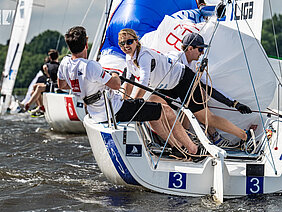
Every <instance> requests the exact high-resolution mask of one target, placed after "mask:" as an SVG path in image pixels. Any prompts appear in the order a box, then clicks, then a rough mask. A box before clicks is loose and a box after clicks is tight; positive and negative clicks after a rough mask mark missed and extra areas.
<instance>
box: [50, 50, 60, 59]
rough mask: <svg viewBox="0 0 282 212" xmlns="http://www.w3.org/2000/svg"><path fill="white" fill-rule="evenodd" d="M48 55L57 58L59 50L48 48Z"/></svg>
mask: <svg viewBox="0 0 282 212" xmlns="http://www.w3.org/2000/svg"><path fill="white" fill-rule="evenodd" d="M48 56H49V57H50V58H51V60H57V59H58V57H59V52H58V51H57V50H55V49H50V50H49V52H48Z"/></svg>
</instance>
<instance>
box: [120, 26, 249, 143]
mask: <svg viewBox="0 0 282 212" xmlns="http://www.w3.org/2000/svg"><path fill="white" fill-rule="evenodd" d="M118 40H119V46H120V48H121V50H122V51H123V52H124V53H125V54H126V66H127V78H132V75H133V76H134V77H135V79H136V80H138V81H139V83H141V84H142V85H145V86H149V87H152V88H153V89H158V91H159V92H161V93H163V94H165V95H167V96H170V97H172V98H174V99H177V98H180V99H181V101H182V102H183V101H184V99H185V96H186V94H187V92H188V91H189V89H190V85H191V84H192V82H193V79H194V76H195V73H194V72H193V71H192V70H191V69H190V68H189V67H187V66H185V65H184V64H182V63H179V62H176V61H174V60H173V59H171V58H169V57H167V56H165V55H163V54H162V53H160V52H157V51H155V50H152V49H149V48H147V47H144V46H141V43H140V42H139V40H138V36H137V35H136V32H135V31H134V30H132V29H122V30H121V31H120V32H119V34H118ZM197 41H199V40H197ZM206 46H207V45H205V44H204V42H203V40H202V41H201V42H200V43H199V42H198V43H197V45H195V46H193V47H192V46H189V51H190V53H191V55H192V56H193V57H191V58H190V59H192V60H198V59H199V57H200V56H201V54H202V51H199V50H200V48H201V49H202V48H203V47H206ZM204 87H205V86H204ZM132 89H133V85H131V84H129V83H126V85H125V91H126V93H127V95H130V94H131V93H132ZM190 90H191V89H190ZM189 92H190V91H189ZM213 93H214V91H213ZM144 94H145V90H143V89H141V88H138V89H137V91H136V94H135V97H134V98H141V97H143V96H144ZM189 94H190V93H189ZM188 96H189V95H188ZM125 98H126V97H125ZM150 100H151V101H155V102H160V103H163V104H165V103H167V102H166V100H164V99H162V98H161V97H159V96H156V95H153V96H151V98H150ZM194 100H195V101H194ZM197 102H204V100H203V98H202V94H201V89H200V87H199V86H197V87H196V89H195V91H194V93H193V98H192V99H191V101H190V102H189V105H188V108H189V109H190V110H191V111H192V112H193V113H194V115H195V116H196V118H197V119H198V120H199V121H200V122H201V123H203V124H205V123H206V118H207V121H208V125H209V126H211V127H214V128H217V129H220V130H222V131H224V132H227V133H230V134H233V135H235V136H237V137H239V138H240V139H241V140H242V141H248V140H249V139H250V137H251V133H250V132H249V131H247V132H245V131H244V130H242V129H240V128H239V127H237V126H235V125H234V124H233V123H231V122H230V121H228V120H227V119H225V118H223V117H219V116H216V115H215V114H213V113H212V112H211V111H210V110H209V108H207V107H205V106H204V104H197ZM167 104H169V103H167ZM234 104H239V103H238V102H237V101H236V102H235V103H234V102H232V105H230V106H234ZM170 106H171V107H173V105H170ZM235 106H236V105H235ZM246 107H247V106H246ZM248 109H249V108H248ZM249 110H250V109H249ZM238 144H239V142H238ZM227 145H230V146H234V144H232V143H230V144H227ZM236 145H237V144H236ZM219 146H221V145H220V144H219ZM224 146H225V147H226V144H224Z"/></svg>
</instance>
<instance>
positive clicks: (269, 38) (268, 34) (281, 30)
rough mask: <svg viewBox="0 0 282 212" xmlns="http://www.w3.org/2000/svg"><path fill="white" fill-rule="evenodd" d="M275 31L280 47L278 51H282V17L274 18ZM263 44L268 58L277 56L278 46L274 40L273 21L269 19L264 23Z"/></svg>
mask: <svg viewBox="0 0 282 212" xmlns="http://www.w3.org/2000/svg"><path fill="white" fill-rule="evenodd" d="M272 19H273V23H274V29H275V33H276V40H277V45H278V50H279V51H282V15H281V14H279V15H276V14H275V15H274V16H273V18H272ZM261 40H262V41H261V44H262V46H263V47H264V49H265V51H266V53H267V55H268V56H274V57H276V56H277V53H276V45H275V40H274V33H273V27H272V20H271V19H267V20H264V21H263V23H262V39H261ZM281 56H282V55H281V53H279V57H281Z"/></svg>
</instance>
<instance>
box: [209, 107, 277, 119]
mask: <svg viewBox="0 0 282 212" xmlns="http://www.w3.org/2000/svg"><path fill="white" fill-rule="evenodd" d="M209 107H210V108H214V109H218V110H228V111H234V112H238V110H235V109H230V108H224V107H215V106H209ZM269 110H270V109H269ZM270 111H272V110H270ZM252 112H254V113H265V114H269V115H273V116H279V117H282V115H279V114H278V113H276V112H274V111H272V112H266V111H258V110H252Z"/></svg>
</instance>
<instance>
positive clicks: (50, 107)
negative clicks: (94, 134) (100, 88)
mask: <svg viewBox="0 0 282 212" xmlns="http://www.w3.org/2000/svg"><path fill="white" fill-rule="evenodd" d="M43 104H44V107H45V110H46V112H45V119H46V121H47V122H48V124H49V125H50V127H51V129H52V130H54V131H58V132H68V133H85V128H84V126H83V123H82V121H83V118H84V116H85V115H86V112H85V108H84V104H83V101H82V100H79V99H77V97H76V96H74V95H72V94H61V93H44V94H43Z"/></svg>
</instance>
